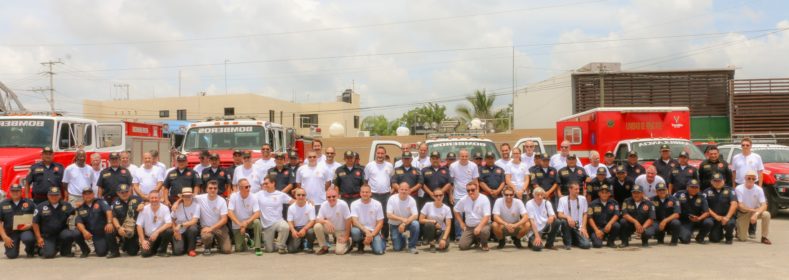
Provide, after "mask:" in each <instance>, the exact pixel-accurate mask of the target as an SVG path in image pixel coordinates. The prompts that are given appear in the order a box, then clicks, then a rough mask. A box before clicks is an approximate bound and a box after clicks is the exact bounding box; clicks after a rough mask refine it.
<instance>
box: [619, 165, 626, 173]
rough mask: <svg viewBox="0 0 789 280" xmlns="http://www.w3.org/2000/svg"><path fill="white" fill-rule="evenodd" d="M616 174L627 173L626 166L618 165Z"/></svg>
mask: <svg viewBox="0 0 789 280" xmlns="http://www.w3.org/2000/svg"><path fill="white" fill-rule="evenodd" d="M616 173H627V171H625V167H624V166H621V165H617V166H616Z"/></svg>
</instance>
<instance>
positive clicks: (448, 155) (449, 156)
mask: <svg viewBox="0 0 789 280" xmlns="http://www.w3.org/2000/svg"><path fill="white" fill-rule="evenodd" d="M456 157H457V156H455V153H453V152H449V153H447V159H455V158H456Z"/></svg>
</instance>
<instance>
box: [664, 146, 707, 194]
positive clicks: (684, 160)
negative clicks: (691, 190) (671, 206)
mask: <svg viewBox="0 0 789 280" xmlns="http://www.w3.org/2000/svg"><path fill="white" fill-rule="evenodd" d="M677 159H678V160H677V165H675V166H674V168H672V169H671V176H670V177H668V178H664V179H666V182H668V191H669V193H671V194H674V193H677V192H678V191H682V190H685V189H687V188H688V182H689V181H690V180H691V179H696V180H698V179H699V175H698V174H699V173H698V169H696V168H695V167H693V166H692V165H689V164H688V152H685V151H683V152H681V153H679V157H678V158H677Z"/></svg>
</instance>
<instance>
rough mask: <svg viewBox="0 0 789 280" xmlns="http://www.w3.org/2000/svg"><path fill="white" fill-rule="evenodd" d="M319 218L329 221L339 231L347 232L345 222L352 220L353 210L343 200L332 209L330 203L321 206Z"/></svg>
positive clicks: (338, 201)
mask: <svg viewBox="0 0 789 280" xmlns="http://www.w3.org/2000/svg"><path fill="white" fill-rule="evenodd" d="M318 218H321V219H325V220H327V221H329V222H330V223H331V224H332V225H333V226H334V228H335V230H338V231H344V230H345V221H346V220H348V219H350V218H351V208H349V207H348V204H347V203H345V201H343V200H339V199H338V200H337V204H336V205H334V207H332V206H331V205H330V204H329V202H328V201H326V202H324V203H323V204H321V208H320V209H319V210H318Z"/></svg>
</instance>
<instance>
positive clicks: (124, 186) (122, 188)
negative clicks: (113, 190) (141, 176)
mask: <svg viewBox="0 0 789 280" xmlns="http://www.w3.org/2000/svg"><path fill="white" fill-rule="evenodd" d="M130 191H131V188H130V187H129V185H128V184H120V185H118V192H119V193H122V192H130Z"/></svg>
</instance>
